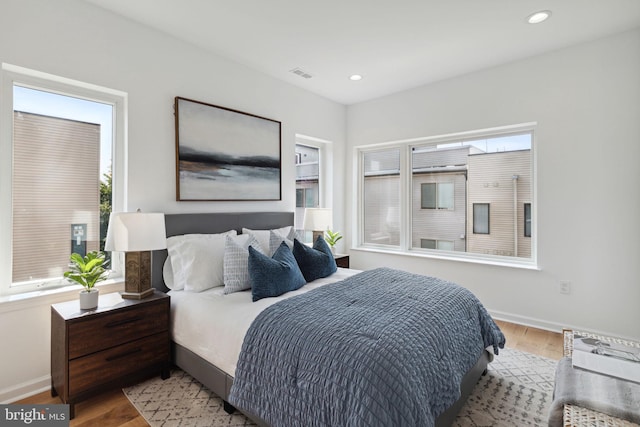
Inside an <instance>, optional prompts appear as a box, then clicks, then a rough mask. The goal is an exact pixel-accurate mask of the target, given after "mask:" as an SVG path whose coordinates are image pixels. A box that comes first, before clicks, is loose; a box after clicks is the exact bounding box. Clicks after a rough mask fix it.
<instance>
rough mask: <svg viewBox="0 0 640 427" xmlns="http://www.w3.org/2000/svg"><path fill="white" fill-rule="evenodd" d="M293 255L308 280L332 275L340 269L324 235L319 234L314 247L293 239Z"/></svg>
mask: <svg viewBox="0 0 640 427" xmlns="http://www.w3.org/2000/svg"><path fill="white" fill-rule="evenodd" d="M293 256H294V257H295V258H296V261H297V262H298V266H299V267H300V271H302V275H303V276H304V278H305V280H306V281H307V282H312V281H314V280H316V279H320V278H321V277H327V276H330V275H332V274H333V273H335V272H336V271H337V270H338V267H337V266H336V260H335V259H334V258H333V253H331V248H329V245H328V244H327V242H325V241H324V239H323V238H322V236H318V239H317V240H316V241H315V243H314V244H313V248H310V247H308V246H307V245H304V244H302V243H300V242H299V241H298V239H295V240H294V241H293Z"/></svg>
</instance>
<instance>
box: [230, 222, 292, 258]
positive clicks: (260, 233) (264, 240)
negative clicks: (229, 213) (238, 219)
mask: <svg viewBox="0 0 640 427" xmlns="http://www.w3.org/2000/svg"><path fill="white" fill-rule="evenodd" d="M292 228H293V227H291V226H290V225H287V226H286V227H282V228H274V229H273V230H252V229H250V228H243V229H242V234H252V235H253V236H254V237H255V238H256V239H257V240H258V242H260V247H261V248H262V251H263V253H264V254H268V253H269V236H270V234H269V232H271V231H273V232H275V233H277V234H279V235H281V236H282V237H287V236H288V235H289V232H291V229H292Z"/></svg>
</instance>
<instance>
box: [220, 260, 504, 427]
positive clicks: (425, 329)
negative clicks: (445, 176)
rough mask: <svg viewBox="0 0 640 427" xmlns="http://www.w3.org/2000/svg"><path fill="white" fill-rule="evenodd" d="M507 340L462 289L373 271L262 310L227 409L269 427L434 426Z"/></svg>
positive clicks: (245, 347)
mask: <svg viewBox="0 0 640 427" xmlns="http://www.w3.org/2000/svg"><path fill="white" fill-rule="evenodd" d="M504 342H505V339H504V335H503V334H502V332H501V331H500V329H499V328H498V327H497V326H496V324H495V323H494V322H493V320H492V319H491V317H490V316H489V314H488V313H487V311H486V310H485V308H484V307H483V306H482V304H481V303H480V302H479V301H478V299H477V298H476V297H475V296H474V295H473V294H472V293H471V292H470V291H468V290H467V289H465V288H463V287H461V286H458V285H455V284H453V283H450V282H446V281H443V280H440V279H436V278H433V277H426V276H420V275H415V274H411V273H407V272H403V271H398V270H392V269H388V268H380V269H375V270H370V271H365V272H362V273H360V274H357V275H355V276H353V277H350V278H348V279H346V280H343V281H341V282H337V283H334V284H330V285H327V286H323V287H321V288H319V289H315V290H313V291H310V292H308V293H306V294H304V295H300V296H296V297H292V298H289V299H287V300H284V301H281V302H279V303H277V304H275V305H272V306H271V307H269V308H267V309H266V310H264V311H263V312H262V313H260V315H259V316H258V317H257V318H256V319H255V321H254V322H253V324H252V325H251V327H250V328H249V331H248V333H247V335H246V337H245V339H244V343H243V346H242V351H241V353H240V358H239V361H238V365H237V368H236V376H235V379H234V382H233V387H232V388H231V394H230V396H229V402H230V403H231V404H232V405H234V406H236V407H237V408H239V409H241V410H243V411H245V412H247V413H248V414H252V415H254V416H258V417H260V418H261V419H263V420H265V421H266V422H267V423H269V424H270V425H272V426H306V425H313V426H432V425H433V424H434V421H435V419H436V417H437V416H438V415H439V414H441V413H442V412H443V411H444V410H445V409H447V408H448V407H449V406H450V405H451V404H453V403H454V402H455V401H456V400H457V399H458V397H459V396H460V390H459V384H460V381H461V378H462V376H463V375H464V374H465V373H466V372H467V371H468V370H469V369H470V368H471V367H472V366H473V365H474V364H475V362H476V360H477V359H478V357H479V356H480V354H481V352H482V351H484V349H485V348H487V347H491V346H492V347H493V350H494V352H495V353H496V354H497V352H498V347H503V346H504Z"/></svg>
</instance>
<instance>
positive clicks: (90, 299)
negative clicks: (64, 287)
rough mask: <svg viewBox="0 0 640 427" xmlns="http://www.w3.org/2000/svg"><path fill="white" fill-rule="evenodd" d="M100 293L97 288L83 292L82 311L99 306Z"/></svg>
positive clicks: (81, 296) (81, 298)
mask: <svg viewBox="0 0 640 427" xmlns="http://www.w3.org/2000/svg"><path fill="white" fill-rule="evenodd" d="M99 294H100V291H98V290H97V289H96V288H91V290H89V291H87V290H82V291H80V309H81V310H91V309H93V308H96V307H97V306H98V295H99Z"/></svg>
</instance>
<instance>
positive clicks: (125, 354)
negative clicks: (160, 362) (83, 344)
mask: <svg viewBox="0 0 640 427" xmlns="http://www.w3.org/2000/svg"><path fill="white" fill-rule="evenodd" d="M141 351H142V349H141V348H136V349H133V350H130V351H125V352H124V353H120V354H116V355H115V356H109V357H107V358H106V359H105V360H106V361H107V362H113V361H114V360H118V359H122V358H123V357H127V356H131V355H132V354H136V353H140V352H141Z"/></svg>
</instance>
